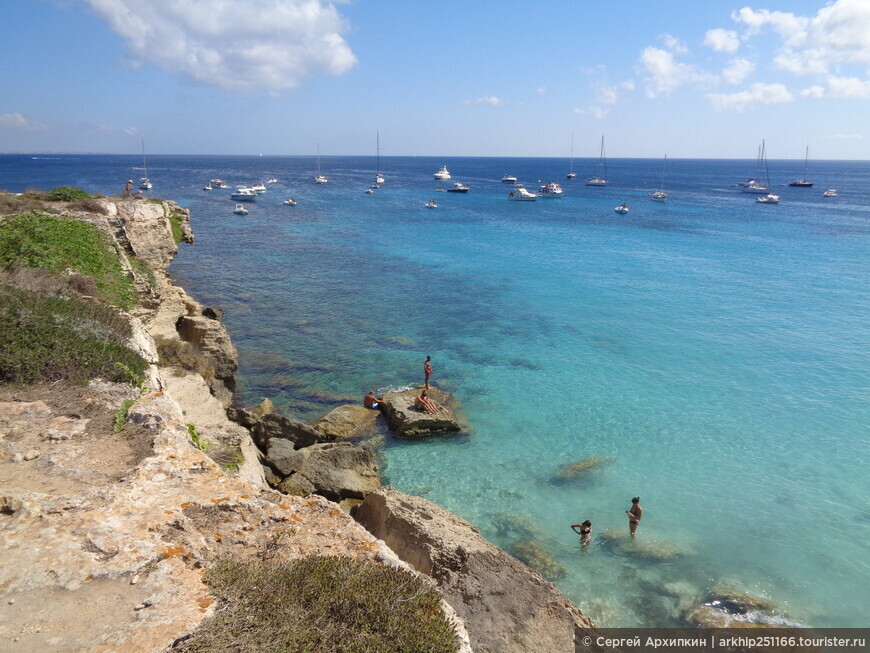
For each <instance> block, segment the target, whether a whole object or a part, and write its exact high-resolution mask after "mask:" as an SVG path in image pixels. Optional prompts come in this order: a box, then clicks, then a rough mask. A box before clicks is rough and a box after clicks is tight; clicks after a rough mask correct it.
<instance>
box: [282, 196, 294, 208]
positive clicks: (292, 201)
mask: <svg viewBox="0 0 870 653" xmlns="http://www.w3.org/2000/svg"><path fill="white" fill-rule="evenodd" d="M284 204H286V205H287V206H296V200H294V199H293V198H292V197H291V198H290V199H289V200H284Z"/></svg>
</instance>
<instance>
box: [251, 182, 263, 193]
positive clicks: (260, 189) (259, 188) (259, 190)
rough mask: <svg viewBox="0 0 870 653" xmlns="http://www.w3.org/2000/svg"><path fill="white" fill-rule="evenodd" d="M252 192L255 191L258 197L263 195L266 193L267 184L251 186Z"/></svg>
mask: <svg viewBox="0 0 870 653" xmlns="http://www.w3.org/2000/svg"><path fill="white" fill-rule="evenodd" d="M251 190H253V191H254V192H255V193H256V194H257V195H262V194H263V193H265V192H266V185H265V184H254V185H253V186H251Z"/></svg>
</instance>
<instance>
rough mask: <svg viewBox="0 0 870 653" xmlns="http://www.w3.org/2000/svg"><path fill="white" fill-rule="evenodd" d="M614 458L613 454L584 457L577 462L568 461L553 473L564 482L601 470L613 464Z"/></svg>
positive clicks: (555, 477)
mask: <svg viewBox="0 0 870 653" xmlns="http://www.w3.org/2000/svg"><path fill="white" fill-rule="evenodd" d="M614 460H615V458H613V457H612V456H596V457H594V458H584V459H583V460H578V461H577V462H575V463H568V464H567V465H562V466H561V467H559V469H557V470H556V473H555V474H553V480H555V481H560V482H564V481H570V480H573V479H575V478H581V477H584V476H587V475H589V474H590V473H594V472H597V471H600V470H601V469H603V468H605V467H607V466H609V465H610V464H612V463H613V461H614Z"/></svg>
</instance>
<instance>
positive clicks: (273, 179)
mask: <svg viewBox="0 0 870 653" xmlns="http://www.w3.org/2000/svg"><path fill="white" fill-rule="evenodd" d="M266 183H267V184H277V183H278V180H277V179H275V178H274V177H272V178H271V179H267V180H266Z"/></svg>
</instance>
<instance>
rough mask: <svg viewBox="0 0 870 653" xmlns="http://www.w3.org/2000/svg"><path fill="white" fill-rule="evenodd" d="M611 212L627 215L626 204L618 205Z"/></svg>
mask: <svg viewBox="0 0 870 653" xmlns="http://www.w3.org/2000/svg"><path fill="white" fill-rule="evenodd" d="M613 210H614V211H616V212H617V213H619V214H621V215H625V214H626V213H628V204H620V205H619V206H617V207H616V208H615V209H613Z"/></svg>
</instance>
